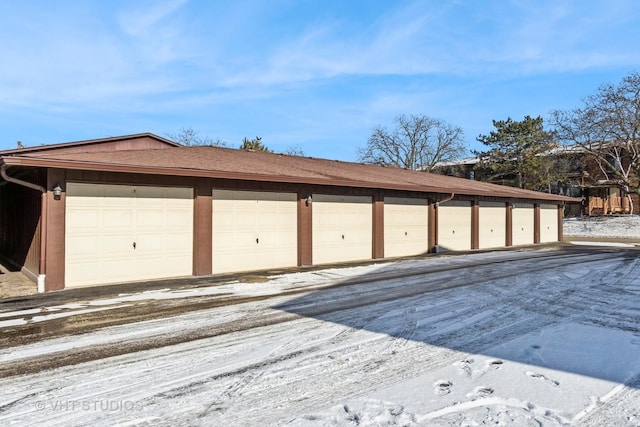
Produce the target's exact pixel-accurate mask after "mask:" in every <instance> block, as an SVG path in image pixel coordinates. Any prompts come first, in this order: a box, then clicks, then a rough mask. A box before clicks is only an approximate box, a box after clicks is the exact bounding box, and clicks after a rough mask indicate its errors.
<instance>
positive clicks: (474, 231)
mask: <svg viewBox="0 0 640 427" xmlns="http://www.w3.org/2000/svg"><path fill="white" fill-rule="evenodd" d="M479 247H480V202H478V198H477V197H476V198H475V199H474V200H473V202H471V249H478V248H479Z"/></svg>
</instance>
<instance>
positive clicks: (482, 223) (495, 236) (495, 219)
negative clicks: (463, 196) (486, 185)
mask: <svg viewBox="0 0 640 427" xmlns="http://www.w3.org/2000/svg"><path fill="white" fill-rule="evenodd" d="M479 205H480V206H479V218H478V225H479V228H480V229H479V230H478V231H479V243H480V249H486V248H497V247H502V246H505V244H506V238H507V217H506V216H507V209H506V206H505V204H504V203H499V202H480V204H479Z"/></svg>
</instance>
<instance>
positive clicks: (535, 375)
mask: <svg viewBox="0 0 640 427" xmlns="http://www.w3.org/2000/svg"><path fill="white" fill-rule="evenodd" d="M525 374H526V375H527V376H528V377H530V378H533V379H537V380H542V381H544V382H546V383H548V384H551V385H553V386H554V387H557V386H559V385H560V383H559V382H558V381H556V380H552V379H551V378H547V377H546V376H544V375H542V374H539V373H537V372H531V371H527V372H525Z"/></svg>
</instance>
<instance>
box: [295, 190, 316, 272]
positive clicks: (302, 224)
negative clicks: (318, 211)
mask: <svg viewBox="0 0 640 427" xmlns="http://www.w3.org/2000/svg"><path fill="white" fill-rule="evenodd" d="M309 196H311V200H310V203H309V202H307V198H308V197H309ZM312 206H313V196H312V194H311V189H309V188H307V187H306V186H304V187H302V188H300V189H299V190H298V265H300V266H302V265H311V264H312V263H313V261H312V252H313V251H312V249H311V248H312V229H313V227H312V224H313V222H312V217H311V216H312V214H313V209H312Z"/></svg>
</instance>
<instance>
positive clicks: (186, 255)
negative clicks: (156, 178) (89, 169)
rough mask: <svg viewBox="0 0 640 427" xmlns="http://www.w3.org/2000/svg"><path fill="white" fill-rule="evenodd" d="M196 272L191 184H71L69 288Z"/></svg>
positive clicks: (68, 204) (67, 226)
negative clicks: (164, 185) (148, 185)
mask: <svg viewBox="0 0 640 427" xmlns="http://www.w3.org/2000/svg"><path fill="white" fill-rule="evenodd" d="M192 274H193V190H192V189H191V188H170V187H146V186H130V185H105V184H99V185H98V184H84V183H69V184H67V192H66V218H65V285H66V286H67V287H74V286H85V285H95V284H106V283H116V282H128V281H137V280H146V279H158V278H164V277H177V276H189V275H192Z"/></svg>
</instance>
